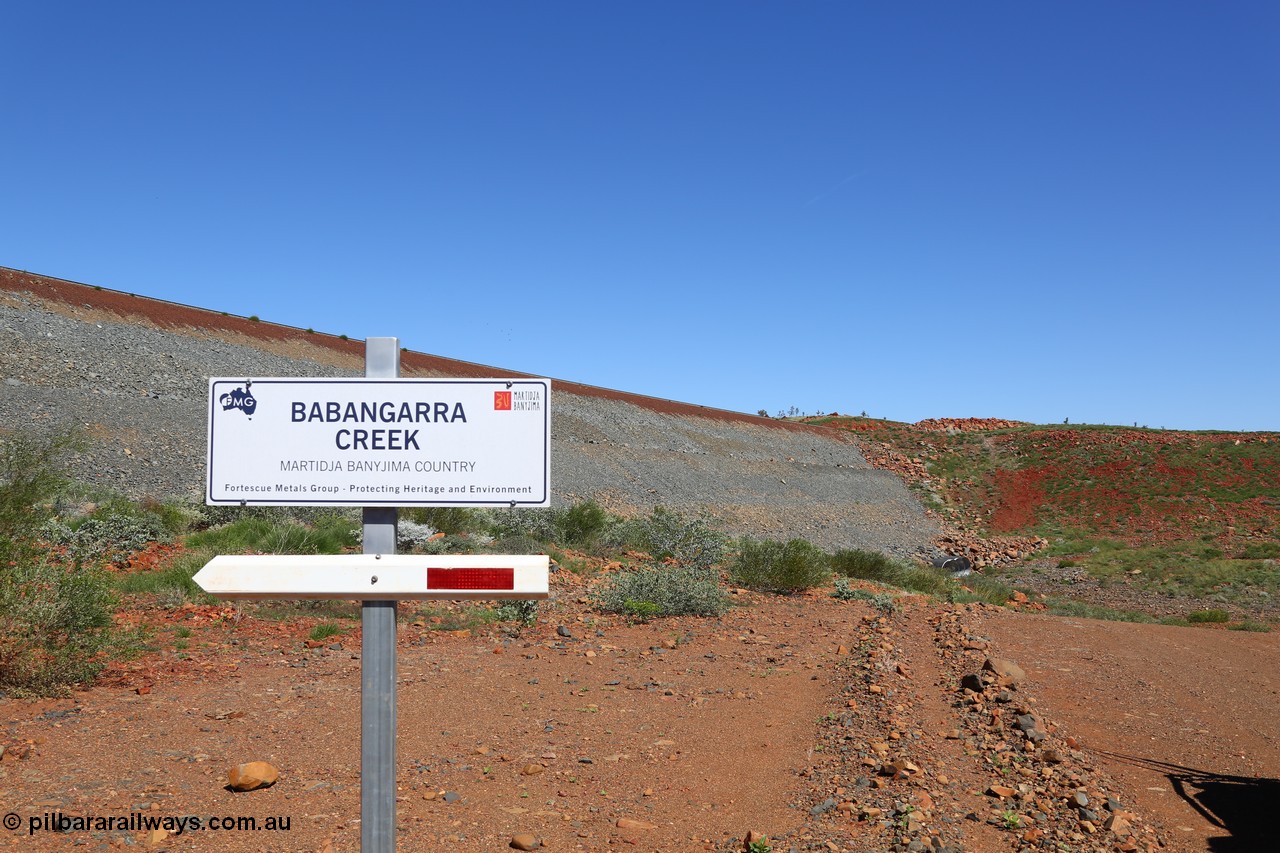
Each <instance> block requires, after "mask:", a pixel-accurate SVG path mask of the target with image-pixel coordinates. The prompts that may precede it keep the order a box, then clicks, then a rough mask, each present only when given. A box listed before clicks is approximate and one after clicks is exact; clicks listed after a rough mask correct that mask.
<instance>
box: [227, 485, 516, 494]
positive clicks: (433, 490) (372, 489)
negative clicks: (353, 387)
mask: <svg viewBox="0 0 1280 853" xmlns="http://www.w3.org/2000/svg"><path fill="white" fill-rule="evenodd" d="M222 490H223V491H224V492H228V493H229V492H239V493H264V492H265V493H278V494H279V493H283V494H329V495H336V494H338V493H339V491H340V490H341V489H340V487H339V486H332V485H321V484H318V483H312V484H310V485H302V484H299V483H265V484H260V483H247V484H246V483H226V484H224V485H223V487H222ZM402 492H403V493H404V494H409V495H413V494H427V495H443V494H446V493H450V494H471V495H529V494H533V487H532V486H426V485H419V484H416V483H410V484H405V485H390V484H386V485H367V484H364V485H357V484H355V483H352V484H350V485H348V486H347V494H352V495H356V494H388V495H398V494H401V493H402Z"/></svg>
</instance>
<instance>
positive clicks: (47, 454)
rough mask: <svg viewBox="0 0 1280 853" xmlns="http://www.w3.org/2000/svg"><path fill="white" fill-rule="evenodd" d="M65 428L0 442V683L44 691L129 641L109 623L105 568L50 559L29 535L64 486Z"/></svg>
mask: <svg viewBox="0 0 1280 853" xmlns="http://www.w3.org/2000/svg"><path fill="white" fill-rule="evenodd" d="M79 445H80V439H79V437H78V436H77V435H76V434H75V433H72V432H62V433H56V434H54V435H52V436H42V435H40V434H38V433H35V432H20V433H13V434H10V435H7V436H5V437H4V439H3V442H0V560H3V561H4V562H3V563H2V564H0V565H3V567H4V571H2V572H0V687H4V688H7V689H9V690H13V691H15V692H19V693H33V694H42V695H45V694H47V695H52V694H59V693H63V692H65V690H66V688H67V687H68V686H69V685H72V684H78V683H83V682H87V681H89V680H91V679H92V678H93V677H94V676H96V675H97V674H98V672H99V671H100V670H101V669H102V667H103V666H104V665H105V663H106V661H107V659H108V657H109V656H110V655H111V654H113V653H117V652H121V651H124V650H125V649H127V648H128V647H129V646H130V642H131V639H132V638H130V637H129V636H127V635H125V634H123V633H121V632H119V631H117V630H116V629H115V627H114V624H113V622H112V615H113V610H114V606H115V598H114V595H113V593H112V591H111V587H110V585H109V583H108V581H107V577H106V575H105V573H103V572H102V571H101V570H99V569H97V568H94V567H92V566H81V565H77V564H74V563H72V564H65V563H54V562H52V561H51V560H50V559H49V557H48V555H47V554H42V553H41V552H40V546H39V543H38V542H37V541H36V539H35V537H34V535H33V534H34V533H35V531H38V530H39V529H40V528H41V526H42V525H43V524H44V522H45V521H46V520H47V519H48V518H49V517H50V516H51V514H52V510H53V506H54V503H55V501H56V500H57V498H58V497H59V495H60V493H62V491H63V490H64V489H65V488H66V487H67V481H66V480H65V478H64V477H63V476H62V468H63V464H64V461H65V458H66V455H67V454H68V453H69V452H71V451H73V450H75V449H76V448H78V447H79Z"/></svg>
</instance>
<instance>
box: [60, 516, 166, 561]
mask: <svg viewBox="0 0 1280 853" xmlns="http://www.w3.org/2000/svg"><path fill="white" fill-rule="evenodd" d="M42 534H43V535H44V537H45V538H46V539H47V540H48V541H50V542H52V543H53V544H55V545H63V546H65V547H66V549H67V556H68V557H69V558H70V559H71V560H72V561H74V562H77V563H109V564H111V565H115V566H123V565H125V563H126V561H127V560H128V558H129V555H130V554H133V553H135V552H137V551H141V550H142V549H143V548H145V547H147V545H148V544H150V543H152V542H163V541H168V540H169V538H170V537H169V533H168V531H167V530H165V528H164V524H163V523H162V522H161V521H160V519H159V518H158V517H156V516H150V517H147V516H142V517H137V516H128V515H107V516H105V517H100V516H97V515H94V516H90V517H89V518H85V519H78V520H72V522H71V523H70V524H63V523H62V522H58V521H54V522H51V523H49V524H46V525H45V527H44V528H43V530H42Z"/></svg>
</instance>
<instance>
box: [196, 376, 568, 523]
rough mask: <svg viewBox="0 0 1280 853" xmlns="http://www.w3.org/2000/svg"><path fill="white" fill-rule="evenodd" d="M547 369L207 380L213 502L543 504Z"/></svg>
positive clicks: (547, 475)
mask: <svg viewBox="0 0 1280 853" xmlns="http://www.w3.org/2000/svg"><path fill="white" fill-rule="evenodd" d="M550 397H551V382H550V380H548V379H358V378H352V379H270V378H267V379H253V378H249V379H244V378H214V379H210V380H209V453H208V467H207V475H206V476H207V480H206V490H205V500H206V502H207V503H209V504H235V505H244V504H249V505H293V506H393V507H396V506H548V505H549V504H550V499H551V482H550V480H551V413H550Z"/></svg>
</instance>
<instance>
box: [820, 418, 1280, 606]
mask: <svg viewBox="0 0 1280 853" xmlns="http://www.w3.org/2000/svg"><path fill="white" fill-rule="evenodd" d="M810 421H811V422H813V423H820V424H826V425H828V426H832V427H835V428H838V429H844V430H849V431H851V432H853V433H854V435H855V436H856V438H857V441H858V442H859V444H860V445H861V446H862V447H863V448H864V450H865V451H866V454H867V457H868V460H869V461H871V462H872V464H874V465H878V466H879V467H884V468H888V469H891V470H894V471H896V472H897V473H899V474H901V475H902V476H903V477H904V479H906V480H907V481H908V482H909V483H910V484H912V485H913V486H914V488H915V489H916V490H917V492H918V493H919V494H920V495H921V497H922V498H923V499H924V501H925V503H926V505H928V506H931V507H932V508H933V509H934V510H935V511H936V512H937V513H938V514H939V516H940V517H941V518H943V520H944V521H946V522H948V523H949V524H951V525H953V526H954V527H956V528H958V529H959V530H961V531H965V532H968V533H971V534H973V535H976V536H998V535H1010V534H1013V535H1025V536H1037V537H1044V538H1045V539H1047V540H1048V541H1049V543H1050V545H1049V548H1048V550H1047V551H1046V552H1044V555H1045V556H1052V557H1060V558H1062V559H1063V560H1066V561H1069V562H1070V563H1071V564H1073V565H1075V566H1079V567H1080V568H1082V569H1084V570H1086V571H1088V572H1089V573H1090V574H1091V575H1093V576H1094V577H1096V578H1098V579H1101V580H1103V581H1108V580H1114V579H1117V578H1119V577H1128V578H1129V580H1130V582H1137V583H1141V584H1143V585H1144V586H1145V587H1146V588H1148V589H1150V590H1151V591H1152V592H1157V593H1161V594H1172V595H1181V594H1192V595H1210V594H1213V595H1222V596H1226V597H1227V598H1233V597H1234V598H1239V597H1242V596H1243V597H1245V598H1247V597H1248V596H1249V595H1250V594H1251V593H1258V592H1265V593H1267V594H1268V595H1270V594H1275V593H1280V567H1278V566H1277V565H1276V562H1275V561H1276V559H1277V558H1278V557H1280V434H1277V433H1229V432H1176V431H1166V430H1152V429H1145V428H1128V427H1114V426H1088V425H1061V426H1034V425H1030V424H1016V423H1013V422H1008V421H1004V422H990V421H946V422H932V423H930V422H922V423H921V424H919V425H912V424H903V423H896V422H892V421H878V420H872V419H867V418H847V417H838V416H832V417H820V418H813V419H810Z"/></svg>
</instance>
